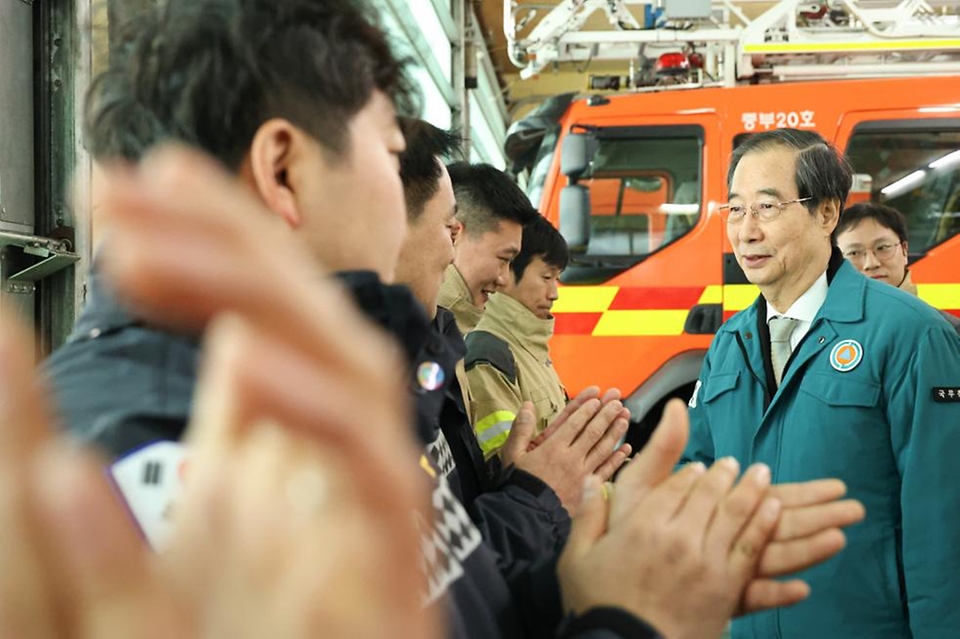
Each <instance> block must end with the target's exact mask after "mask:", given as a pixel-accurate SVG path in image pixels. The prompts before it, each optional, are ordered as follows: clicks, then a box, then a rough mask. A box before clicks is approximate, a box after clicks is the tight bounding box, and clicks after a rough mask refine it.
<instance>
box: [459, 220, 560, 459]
mask: <svg viewBox="0 0 960 639" xmlns="http://www.w3.org/2000/svg"><path fill="white" fill-rule="evenodd" d="M569 259H570V253H569V251H568V250H567V243H566V242H565V241H564V239H563V236H562V235H560V232H559V231H558V230H557V229H555V228H554V227H553V226H552V225H551V224H550V223H549V222H548V221H547V220H546V218H544V217H543V216H539V217H537V218H536V219H534V221H533V222H531V223H530V224H528V225H527V226H526V227H524V229H523V242H522V244H521V247H520V252H519V253H518V254H517V256H516V257H515V258H514V260H513V262H512V263H511V264H510V275H509V278H508V280H507V284H506V286H504V288H503V289H502V290H501V291H500V293H498V294H496V295H494V296H493V297H492V298H490V301H489V302H487V307H486V310H485V311H484V314H483V318H482V319H481V320H480V322H479V323H478V324H477V327H476V328H475V329H474V330H473V331H472V332H471V333H470V334H469V335H467V338H466V343H467V355H466V358H465V360H464V365H465V368H466V373H467V384H468V386H469V393H470V412H471V415H470V420H471V422H472V423H473V428H474V430H475V431H476V435H477V439H478V440H479V442H480V445H481V447H482V448H483V453H484V455H486V456H487V457H489V456H491V455H494V454H496V453H497V451H499V450H500V448H501V447H502V446H503V444H504V442H506V440H507V437H508V436H509V434H510V429H511V427H512V424H513V420H514V419H516V414H517V412H518V411H519V409H520V406H521V405H522V404H523V402H532V403H533V405H534V409H535V410H536V414H537V431H538V432H542V431H543V430H545V429H546V428H547V425H548V424H550V422H552V421H553V420H554V419H555V418H556V417H557V415H559V414H560V411H562V410H563V407H564V406H565V405H566V403H567V400H568V397H567V392H566V389H564V387H563V384H562V383H561V381H560V377H559V376H558V375H557V371H556V369H554V367H553V362H552V361H551V360H550V338H551V337H552V336H553V322H554V319H553V315H551V313H550V311H551V309H552V308H553V303H554V302H555V301H556V300H557V298H558V297H559V293H558V290H559V289H558V284H559V282H560V274H561V273H562V272H563V270H564V269H565V268H566V267H567V262H568V261H569Z"/></svg>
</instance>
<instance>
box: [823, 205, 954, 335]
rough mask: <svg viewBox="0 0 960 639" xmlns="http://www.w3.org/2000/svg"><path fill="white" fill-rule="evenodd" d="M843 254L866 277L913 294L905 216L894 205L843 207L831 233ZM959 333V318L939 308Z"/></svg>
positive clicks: (914, 291)
mask: <svg viewBox="0 0 960 639" xmlns="http://www.w3.org/2000/svg"><path fill="white" fill-rule="evenodd" d="M833 237H834V241H835V242H836V244H837V246H838V247H840V251H841V252H842V253H843V256H844V257H845V258H847V260H848V261H849V262H850V263H851V264H852V265H853V266H854V268H856V269H857V270H858V271H860V272H861V273H863V274H864V275H866V276H867V277H869V278H872V279H875V280H878V281H880V282H886V283H887V284H890V285H892V286H896V287H897V288H899V289H900V290H901V291H905V292H907V293H910V294H911V295H916V294H917V285H916V284H914V283H913V279H912V278H911V277H910V269H909V268H908V267H907V258H908V256H909V254H908V253H907V251H908V243H907V219H906V218H905V217H904V215H903V213H901V212H900V211H898V210H897V209H895V208H892V207H889V206H885V205H883V204H877V203H875V202H860V203H858V204H854V205H853V206H850V207H847V208H846V209H845V210H844V211H843V217H842V218H840V223H839V224H837V229H836V230H835V231H834V232H833ZM940 314H941V315H943V317H944V319H945V320H947V321H948V322H950V324H951V325H952V326H953V327H954V328H955V329H956V330H957V332H958V333H960V317H956V316H954V315H951V314H950V313H948V312H946V311H940Z"/></svg>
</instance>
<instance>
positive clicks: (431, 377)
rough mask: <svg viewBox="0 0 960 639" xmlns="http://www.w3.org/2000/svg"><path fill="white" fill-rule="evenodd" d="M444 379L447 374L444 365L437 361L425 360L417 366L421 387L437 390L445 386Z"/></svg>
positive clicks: (418, 381)
mask: <svg viewBox="0 0 960 639" xmlns="http://www.w3.org/2000/svg"><path fill="white" fill-rule="evenodd" d="M444 379H446V375H445V374H444V372H443V367H442V366H440V364H437V363H436V362H424V363H422V364H420V366H418V367H417V383H418V384H420V388H423V389H426V390H428V391H433V390H437V389H438V388H440V387H441V386H443V380H444Z"/></svg>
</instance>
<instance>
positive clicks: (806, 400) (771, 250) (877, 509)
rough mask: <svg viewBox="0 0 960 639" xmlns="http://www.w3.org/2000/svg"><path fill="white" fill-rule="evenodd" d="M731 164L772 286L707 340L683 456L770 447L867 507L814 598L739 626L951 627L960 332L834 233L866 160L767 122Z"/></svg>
mask: <svg viewBox="0 0 960 639" xmlns="http://www.w3.org/2000/svg"><path fill="white" fill-rule="evenodd" d="M727 175H728V177H727V184H728V188H729V203H728V204H725V205H723V206H722V207H721V211H722V214H723V216H724V218H725V222H726V229H727V237H728V238H729V240H730V243H731V245H732V246H733V252H734V255H735V256H736V258H737V262H738V263H739V265H740V267H741V268H742V269H743V272H744V273H745V275H746V277H747V279H748V280H749V281H750V282H751V283H753V284H756V285H757V286H758V287H759V288H760V296H759V297H758V298H757V300H756V302H754V304H752V305H751V306H750V307H749V308H747V309H745V310H743V311H741V312H740V313H738V314H736V315H734V316H733V317H732V318H731V319H729V320H727V322H725V323H724V324H723V325H722V326H721V327H720V329H719V331H718V332H717V335H716V337H715V338H714V340H713V343H712V344H711V345H710V348H709V350H708V351H707V355H706V358H705V359H704V363H703V368H702V370H701V373H700V378H699V380H698V381H697V384H696V386H695V390H694V393H693V396H692V397H691V399H690V404H689V405H690V418H691V437H690V442H689V444H688V445H687V449H686V452H685V453H684V456H683V459H684V460H687V461H701V462H703V463H711V462H712V461H714V460H717V459H721V458H724V457H728V456H729V457H733V458H736V459H737V460H739V461H740V462H741V463H743V464H747V463H755V462H764V463H767V464H769V466H770V469H771V471H772V473H773V477H774V478H775V479H774V481H777V482H781V481H785V482H792V481H805V480H809V479H812V478H814V477H822V476H832V477H838V478H840V479H842V480H843V481H844V482H846V484H847V486H849V488H850V494H851V496H852V497H854V498H857V499H859V500H861V501H862V502H863V504H864V505H865V506H866V511H867V518H866V520H865V521H864V522H863V523H862V524H861V525H859V526H857V527H855V528H853V529H851V530H850V532H849V535H848V543H847V547H846V549H845V550H844V552H843V553H842V554H841V555H839V556H838V557H837V558H835V559H834V560H832V561H830V562H828V563H826V564H823V565H821V566H817V567H815V568H812V569H811V570H809V571H807V572H805V573H804V577H805V578H806V579H808V580H809V581H810V584H811V586H812V587H813V592H814V594H813V595H812V596H811V598H810V599H809V600H807V601H805V602H804V603H802V604H800V605H798V606H796V607H795V608H786V609H780V610H775V611H769V612H763V613H759V614H756V615H752V616H750V617H748V618H743V619H736V620H734V622H733V627H732V636H733V637H734V638H735V639H746V638H757V639H760V638H764V639H765V638H767V637H773V636H776V637H782V638H783V639H800V638H804V639H806V638H808V637H819V638H821V639H834V638H836V639H841V638H843V639H852V638H853V639H860V638H862V639H867V638H875V637H884V638H885V639H916V638H920V637H923V638H941V637H942V638H944V639H946V638H947V637H952V636H954V635H956V631H957V628H958V627H960V612H958V609H957V607H956V605H955V604H956V601H957V599H958V598H960V581H958V580H957V579H956V574H955V573H956V570H955V566H957V565H960V546H958V545H957V543H956V539H957V537H958V535H960V512H957V510H956V509H955V508H952V507H951V506H950V500H951V498H952V495H953V491H954V487H956V486H958V485H960V466H958V465H957V464H956V462H955V460H954V457H953V451H955V450H957V449H958V448H960V401H958V400H960V339H958V337H957V334H956V333H955V332H954V331H953V330H952V328H951V327H950V326H949V325H948V324H947V323H946V322H945V321H944V320H943V318H942V317H940V315H939V314H937V313H936V311H935V310H934V309H932V308H931V307H930V306H928V305H927V304H925V303H923V302H921V301H920V300H918V299H917V298H915V297H912V296H909V295H904V294H903V293H902V292H900V291H897V290H896V289H895V288H893V287H891V286H888V285H886V284H882V283H880V282H876V281H873V280H870V279H867V278H864V277H863V276H862V275H860V274H859V273H858V272H857V271H856V269H855V268H853V266H852V265H851V264H850V263H849V262H847V261H846V260H844V259H843V256H842V254H841V253H840V251H839V249H836V248H835V247H834V246H833V243H832V240H831V238H832V234H833V231H834V229H835V228H836V227H837V224H838V222H839V220H840V219H842V218H841V213H842V212H843V204H844V202H845V201H846V199H847V194H848V191H849V189H850V184H851V175H852V172H851V169H850V166H849V164H848V163H847V161H846V160H845V158H843V156H842V155H840V154H839V152H838V151H837V150H836V149H834V148H833V147H832V146H830V144H829V143H828V142H827V141H825V140H824V139H823V138H822V137H821V136H820V135H819V134H817V133H815V132H813V131H803V130H795V129H777V130H771V131H768V132H763V133H758V134H755V135H752V136H750V137H749V138H747V140H746V141H745V142H744V143H743V144H742V145H740V146H739V147H737V149H736V150H735V151H734V152H733V155H732V157H731V160H730V168H729V172H728V174H727ZM951 394H952V396H951ZM943 491H946V493H944V492H943Z"/></svg>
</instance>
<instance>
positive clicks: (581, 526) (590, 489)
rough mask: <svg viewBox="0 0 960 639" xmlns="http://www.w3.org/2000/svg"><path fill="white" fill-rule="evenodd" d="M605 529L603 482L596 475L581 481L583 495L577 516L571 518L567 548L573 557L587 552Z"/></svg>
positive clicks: (605, 508)
mask: <svg viewBox="0 0 960 639" xmlns="http://www.w3.org/2000/svg"><path fill="white" fill-rule="evenodd" d="M606 529H607V500H606V499H605V498H604V496H603V482H602V481H600V478H599V477H597V476H596V475H587V477H586V478H585V479H584V480H583V493H582V494H581V496H580V504H579V507H578V508H577V514H576V515H575V516H574V517H573V523H572V524H571V527H570V537H569V538H568V539H567V547H568V548H569V550H570V552H572V553H574V555H576V554H579V553H581V552H586V551H587V550H589V549H590V548H591V547H592V546H593V545H594V544H595V543H596V542H597V540H598V539H600V537H602V536H603V533H604V532H606Z"/></svg>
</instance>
